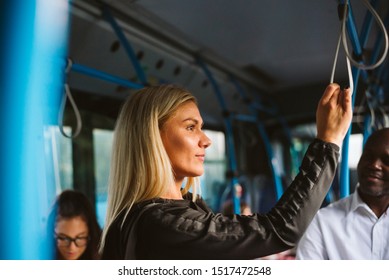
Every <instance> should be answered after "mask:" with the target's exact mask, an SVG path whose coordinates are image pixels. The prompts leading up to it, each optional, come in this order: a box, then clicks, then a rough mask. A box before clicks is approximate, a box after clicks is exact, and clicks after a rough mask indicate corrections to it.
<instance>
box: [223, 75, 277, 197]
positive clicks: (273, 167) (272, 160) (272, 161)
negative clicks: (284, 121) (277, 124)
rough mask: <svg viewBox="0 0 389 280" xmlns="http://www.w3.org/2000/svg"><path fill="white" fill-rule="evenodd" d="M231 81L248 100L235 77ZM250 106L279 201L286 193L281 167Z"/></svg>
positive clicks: (261, 125) (262, 126) (262, 127)
mask: <svg viewBox="0 0 389 280" xmlns="http://www.w3.org/2000/svg"><path fill="white" fill-rule="evenodd" d="M230 79H231V82H232V83H233V84H234V86H235V88H236V90H237V91H238V93H239V94H240V95H241V97H242V98H243V99H244V100H247V95H246V93H245V91H244V90H243V88H242V87H241V85H240V84H239V83H238V81H236V80H235V79H234V78H233V77H230ZM248 106H249V109H250V113H251V115H252V116H254V117H255V119H256V125H257V128H258V131H259V134H260V135H261V137H262V140H263V143H264V145H265V150H266V153H267V161H268V164H269V167H270V171H271V175H272V178H273V183H274V188H275V191H276V196H277V200H279V199H280V198H281V196H282V194H283V193H284V188H283V186H282V180H281V175H280V172H279V168H280V166H279V163H278V160H277V158H276V157H275V156H274V152H273V147H272V146H271V143H270V139H269V137H268V135H267V132H266V130H265V126H264V125H263V123H262V122H261V121H260V120H259V119H258V116H257V112H256V109H255V108H254V107H253V106H252V104H248Z"/></svg>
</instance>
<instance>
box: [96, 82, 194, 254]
mask: <svg viewBox="0 0 389 280" xmlns="http://www.w3.org/2000/svg"><path fill="white" fill-rule="evenodd" d="M190 101H191V102H195V103H196V104H197V101H196V98H195V97H194V96H193V95H192V94H190V93H189V92H188V91H186V90H184V89H182V88H180V87H178V86H175V85H161V86H151V87H146V88H143V89H141V90H139V91H137V92H135V93H133V94H132V95H131V96H130V98H128V99H127V100H126V102H125V103H124V105H123V107H122V109H121V112H120V114H119V117H118V119H117V122H116V127H115V133H114V141H113V148H112V160H111V170H110V178H109V187H108V207H107V213H106V219H105V227H104V230H103V234H102V240H101V245H100V250H102V249H103V247H104V244H105V237H106V234H107V231H108V228H109V227H110V225H111V224H112V222H113V221H114V220H115V219H116V218H117V216H118V215H119V214H120V213H121V212H122V211H126V215H127V214H128V213H129V211H130V209H131V207H132V206H133V205H134V204H135V203H138V202H141V201H144V200H147V199H152V198H157V197H160V196H161V195H163V194H164V193H166V192H167V191H168V190H169V188H171V186H172V185H174V184H175V183H174V175H173V170H172V166H171V163H170V160H169V157H168V155H167V153H166V150H165V148H164V146H163V142H162V139H161V135H160V129H161V128H162V127H163V125H164V124H165V122H166V121H167V120H168V119H169V118H170V117H172V116H173V115H174V113H175V112H176V111H177V109H178V108H179V107H180V106H181V105H183V104H185V103H187V102H190ZM197 185H198V179H197V178H187V183H186V186H185V188H184V189H183V190H182V193H183V194H185V193H187V192H188V190H189V189H190V188H191V187H192V191H193V193H194V196H193V197H194V198H195V196H196V187H197Z"/></svg>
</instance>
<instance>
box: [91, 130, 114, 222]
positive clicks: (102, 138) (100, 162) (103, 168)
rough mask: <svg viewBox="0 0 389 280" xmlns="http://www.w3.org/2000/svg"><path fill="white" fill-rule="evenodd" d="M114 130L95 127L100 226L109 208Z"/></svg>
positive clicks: (94, 148)
mask: <svg viewBox="0 0 389 280" xmlns="http://www.w3.org/2000/svg"><path fill="white" fill-rule="evenodd" d="M112 141H113V131H112V130H104V129H93V143H94V145H93V150H94V158H95V166H94V168H95V172H94V173H95V179H96V214H97V219H98V222H99V224H100V226H103V225H104V221H105V213H106V210H107V192H108V177H109V169H110V163H111V150H112Z"/></svg>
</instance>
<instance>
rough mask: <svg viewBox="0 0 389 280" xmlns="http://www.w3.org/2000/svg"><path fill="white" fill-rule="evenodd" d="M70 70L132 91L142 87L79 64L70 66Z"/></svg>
mask: <svg viewBox="0 0 389 280" xmlns="http://www.w3.org/2000/svg"><path fill="white" fill-rule="evenodd" d="M71 70H72V71H74V72H77V73H81V74H84V75H88V76H91V77H94V78H98V79H100V80H104V81H107V82H110V83H114V84H118V85H121V86H124V87H128V88H133V89H141V88H143V87H144V86H143V85H142V84H138V83H134V82H131V81H129V80H125V79H122V78H119V77H117V76H113V75H111V74H108V73H106V72H103V71H99V70H96V69H93V68H90V67H87V66H84V65H81V64H77V63H73V64H72V66H71Z"/></svg>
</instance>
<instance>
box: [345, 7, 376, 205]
mask: <svg viewBox="0 0 389 280" xmlns="http://www.w3.org/2000/svg"><path fill="white" fill-rule="evenodd" d="M340 3H341V4H344V3H345V1H344V0H340ZM368 14H369V11H368V12H367V14H366V16H365V20H364V22H363V27H362V30H363V32H362V34H361V36H360V37H358V32H357V30H356V25H355V21H354V16H353V13H352V8H351V5H350V4H349V9H348V14H347V16H348V20H347V23H346V27H347V32H348V34H349V38H350V41H351V43H352V46H353V49H354V53H355V54H356V55H357V56H361V55H362V51H363V48H362V46H364V45H365V44H366V41H367V39H368V36H369V33H370V28H368V26H369V25H370V24H371V21H372V17H369V16H368ZM361 73H362V75H363V76H365V75H367V74H366V72H365V71H361V70H360V69H359V68H356V67H354V66H353V67H352V74H353V81H354V91H353V95H352V106H353V108H354V104H355V96H356V92H357V86H358V80H359V76H360V75H361ZM351 128H352V124H350V127H349V130H348V131H347V134H346V136H345V138H344V140H343V146H342V161H341V163H340V197H341V198H343V197H346V196H348V195H349V194H350V174H349V167H348V153H349V142H350V140H349V139H350V135H351Z"/></svg>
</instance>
